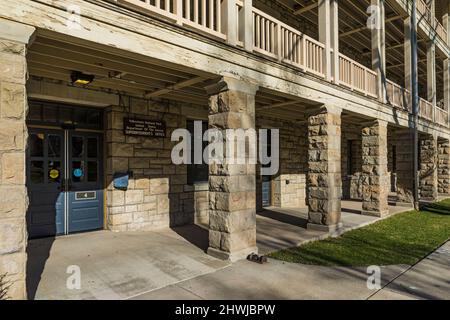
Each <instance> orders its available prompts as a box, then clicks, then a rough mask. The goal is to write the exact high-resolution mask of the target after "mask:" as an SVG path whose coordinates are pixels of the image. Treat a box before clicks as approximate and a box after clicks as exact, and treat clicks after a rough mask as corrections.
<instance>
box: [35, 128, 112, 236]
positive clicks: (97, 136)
mask: <svg viewBox="0 0 450 320" xmlns="http://www.w3.org/2000/svg"><path fill="white" fill-rule="evenodd" d="M102 146H103V141H102V134H101V133H98V132H93V131H82V130H76V129H75V128H74V127H73V126H70V127H68V126H66V127H65V126H64V125H63V126H62V128H61V129H56V128H55V129H50V128H49V127H46V128H44V127H39V126H30V127H29V140H28V152H27V186H28V193H29V199H30V204H29V209H28V213H27V224H28V233H29V236H30V238H38V237H46V236H54V235H65V234H69V233H75V232H81V231H90V230H96V229H102V228H103V210H104V209H103V208H104V205H103V203H104V199H103V162H102V154H103V148H102Z"/></svg>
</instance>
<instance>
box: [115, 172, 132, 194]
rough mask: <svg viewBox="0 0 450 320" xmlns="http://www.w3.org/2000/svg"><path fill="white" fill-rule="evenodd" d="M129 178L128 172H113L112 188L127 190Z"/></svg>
mask: <svg viewBox="0 0 450 320" xmlns="http://www.w3.org/2000/svg"><path fill="white" fill-rule="evenodd" d="M129 180H130V173H129V172H125V173H123V172H122V173H115V174H114V188H116V189H119V190H127V189H128V182H129Z"/></svg>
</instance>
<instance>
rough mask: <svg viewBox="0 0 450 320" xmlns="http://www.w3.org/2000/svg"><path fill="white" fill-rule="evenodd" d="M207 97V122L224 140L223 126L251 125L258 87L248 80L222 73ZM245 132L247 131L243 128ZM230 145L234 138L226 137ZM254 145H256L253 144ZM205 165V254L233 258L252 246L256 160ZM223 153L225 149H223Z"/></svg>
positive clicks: (243, 256) (254, 224) (247, 126)
mask: <svg viewBox="0 0 450 320" xmlns="http://www.w3.org/2000/svg"><path fill="white" fill-rule="evenodd" d="M206 90H207V92H208V94H209V95H210V99H209V126H210V128H211V129H218V130H219V132H221V133H222V134H223V138H224V140H226V137H227V136H226V131H227V129H244V130H250V131H251V130H254V129H255V94H256V91H257V90H258V87H257V86H255V85H253V84H250V83H248V82H244V81H240V80H236V79H232V78H228V77H224V78H222V79H221V80H220V81H219V82H218V83H216V84H213V85H210V86H208V87H207V88H206ZM247 132H248V131H247ZM226 143H227V144H231V146H234V145H235V140H234V139H233V141H226ZM253 147H254V148H255V147H256V146H255V145H253ZM245 149H246V150H245V155H241V154H239V155H237V156H239V157H244V158H245V163H246V164H237V163H234V164H233V163H231V162H230V161H229V159H227V161H225V162H224V163H223V164H210V165H209V191H210V193H209V205H210V215H209V228H210V230H209V248H208V254H210V255H212V256H215V257H217V258H220V259H224V260H229V261H236V260H240V259H244V258H246V257H247V255H248V254H250V253H253V252H254V253H257V250H258V249H257V247H256V164H252V163H250V161H249V148H248V147H247V148H245ZM224 153H225V152H224Z"/></svg>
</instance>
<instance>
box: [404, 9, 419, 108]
mask: <svg viewBox="0 0 450 320" xmlns="http://www.w3.org/2000/svg"><path fill="white" fill-rule="evenodd" d="M404 27H405V89H406V90H408V92H409V95H406V99H405V100H406V101H404V102H405V103H406V106H407V109H408V110H410V109H411V107H412V97H411V93H412V84H413V79H412V65H411V58H412V56H411V54H412V44H411V40H412V39H411V36H412V26H411V19H410V18H409V17H408V18H406V19H405V20H404ZM416 81H417V79H416Z"/></svg>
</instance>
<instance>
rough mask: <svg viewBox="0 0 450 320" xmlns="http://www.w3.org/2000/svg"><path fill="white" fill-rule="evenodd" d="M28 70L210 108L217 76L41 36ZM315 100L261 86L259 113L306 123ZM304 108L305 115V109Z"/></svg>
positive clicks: (31, 53) (49, 78)
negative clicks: (84, 77)
mask: <svg viewBox="0 0 450 320" xmlns="http://www.w3.org/2000/svg"><path fill="white" fill-rule="evenodd" d="M27 60H28V68H29V72H30V75H31V76H32V77H33V78H35V79H43V80H45V81H55V80H56V81H58V82H62V83H64V84H70V83H71V74H72V72H73V71H81V72H83V73H86V74H90V75H95V80H94V81H93V82H92V83H91V84H89V85H88V86H86V87H87V88H90V89H95V90H102V91H108V92H111V93H122V94H128V95H132V96H138V97H146V98H149V99H153V100H161V99H164V100H172V101H177V102H183V103H189V104H193V105H199V106H206V105H208V95H207V93H206V91H205V89H204V87H205V86H206V85H207V84H208V83H209V82H211V81H214V79H215V78H217V76H215V75H211V74H209V73H206V72H201V71H198V70H192V69H189V68H186V67H184V66H182V65H168V64H167V63H166V64H163V63H159V62H158V61H154V62H148V61H143V60H137V59H133V58H129V57H127V56H125V55H118V54H115V53H112V52H108V51H107V48H104V49H102V48H97V47H94V46H91V45H90V44H89V43H79V42H74V41H71V40H70V39H67V40H66V41H64V40H62V39H59V38H56V37H55V38H53V37H51V36H48V35H47V34H46V35H45V36H42V35H40V36H38V37H37V38H36V40H35V41H34V42H33V44H32V46H31V47H30V49H29V52H28V55H27ZM314 106H317V104H315V103H312V102H311V101H307V100H302V99H299V98H295V97H293V96H290V95H288V94H285V93H281V92H275V91H269V90H265V89H264V88H261V89H260V90H259V91H258V93H257V96H256V108H257V109H256V110H257V112H258V113H259V112H260V113H261V114H262V115H265V116H270V117H276V118H280V119H285V120H293V119H299V120H300V119H303V117H304V114H305V112H306V110H307V109H308V108H310V107H314ZM302 110H303V111H302Z"/></svg>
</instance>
